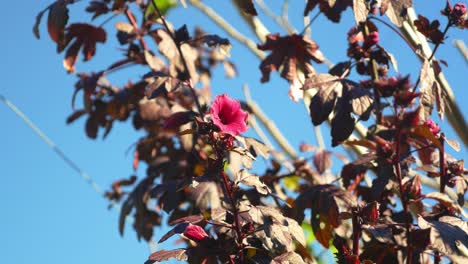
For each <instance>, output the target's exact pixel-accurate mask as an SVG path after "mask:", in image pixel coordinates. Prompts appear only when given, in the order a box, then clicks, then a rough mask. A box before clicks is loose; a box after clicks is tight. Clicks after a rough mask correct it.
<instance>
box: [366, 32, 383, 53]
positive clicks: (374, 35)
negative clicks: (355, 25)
mask: <svg viewBox="0 0 468 264" xmlns="http://www.w3.org/2000/svg"><path fill="white" fill-rule="evenodd" d="M377 43H379V32H377V31H372V32H371V33H369V35H367V37H366V39H365V40H364V45H363V47H364V49H368V48H370V47H372V46H374V45H375V44H377Z"/></svg>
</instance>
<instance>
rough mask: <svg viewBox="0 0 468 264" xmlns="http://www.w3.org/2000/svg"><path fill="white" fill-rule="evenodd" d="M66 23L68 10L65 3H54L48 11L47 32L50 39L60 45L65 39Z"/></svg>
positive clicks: (60, 1)
mask: <svg viewBox="0 0 468 264" xmlns="http://www.w3.org/2000/svg"><path fill="white" fill-rule="evenodd" d="M67 22H68V8H67V1H64V0H59V1H56V2H55V3H54V4H53V5H52V6H51V7H50V10H49V16H48V17H47V31H48V32H49V36H50V38H51V39H52V40H53V41H54V42H56V43H57V45H59V46H60V45H61V44H62V42H63V41H64V37H65V26H66V25H67Z"/></svg>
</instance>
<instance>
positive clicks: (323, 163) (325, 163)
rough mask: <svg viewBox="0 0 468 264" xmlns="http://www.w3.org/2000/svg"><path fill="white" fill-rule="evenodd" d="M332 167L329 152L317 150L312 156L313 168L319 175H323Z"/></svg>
mask: <svg viewBox="0 0 468 264" xmlns="http://www.w3.org/2000/svg"><path fill="white" fill-rule="evenodd" d="M331 165H332V160H331V155H330V152H329V151H326V150H323V149H322V150H319V151H317V152H316V153H315V155H314V166H315V168H316V169H317V171H318V172H319V173H320V174H323V173H324V172H325V171H326V170H328V169H329V168H330V167H331Z"/></svg>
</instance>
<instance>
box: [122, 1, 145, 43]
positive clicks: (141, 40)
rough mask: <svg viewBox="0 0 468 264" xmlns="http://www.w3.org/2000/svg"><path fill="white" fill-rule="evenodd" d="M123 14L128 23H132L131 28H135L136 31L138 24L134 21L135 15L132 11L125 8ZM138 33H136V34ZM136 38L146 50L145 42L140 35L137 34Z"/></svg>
mask: <svg viewBox="0 0 468 264" xmlns="http://www.w3.org/2000/svg"><path fill="white" fill-rule="evenodd" d="M125 15H126V16H127V19H128V21H129V22H130V24H132V26H133V28H134V29H135V31H138V25H137V23H136V20H135V16H134V15H133V14H132V12H130V10H129V9H127V10H125ZM137 35H138V34H137ZM138 40H139V41H140V45H141V47H142V48H143V49H144V50H147V49H148V46H147V45H146V42H145V40H144V39H143V37H142V36H140V35H138Z"/></svg>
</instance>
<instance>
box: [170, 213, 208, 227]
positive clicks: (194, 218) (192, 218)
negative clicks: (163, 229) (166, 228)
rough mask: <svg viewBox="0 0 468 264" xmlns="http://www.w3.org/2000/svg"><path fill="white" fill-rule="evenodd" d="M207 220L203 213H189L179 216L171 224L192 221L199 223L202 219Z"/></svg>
mask: <svg viewBox="0 0 468 264" xmlns="http://www.w3.org/2000/svg"><path fill="white" fill-rule="evenodd" d="M203 220H205V217H203V216H202V215H189V216H186V217H182V218H179V219H177V220H174V221H172V222H170V223H169V225H176V224H180V223H191V224H197V223H200V222H201V221H203Z"/></svg>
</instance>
